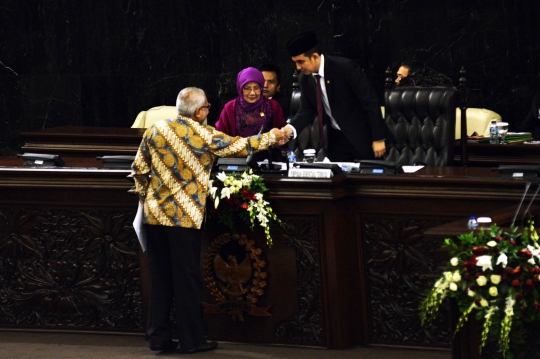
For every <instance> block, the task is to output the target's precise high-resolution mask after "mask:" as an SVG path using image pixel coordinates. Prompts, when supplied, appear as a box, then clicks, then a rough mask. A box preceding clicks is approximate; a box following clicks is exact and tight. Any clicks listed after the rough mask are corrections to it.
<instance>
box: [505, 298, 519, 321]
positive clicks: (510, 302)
mask: <svg viewBox="0 0 540 359" xmlns="http://www.w3.org/2000/svg"><path fill="white" fill-rule="evenodd" d="M515 303H516V301H515V300H514V298H512V297H506V307H505V308H504V312H505V313H506V315H507V316H509V317H511V316H512V315H514V304H515Z"/></svg>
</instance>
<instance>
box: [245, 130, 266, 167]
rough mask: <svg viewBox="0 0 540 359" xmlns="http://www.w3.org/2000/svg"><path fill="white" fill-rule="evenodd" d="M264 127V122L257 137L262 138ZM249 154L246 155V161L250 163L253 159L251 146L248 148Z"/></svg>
mask: <svg viewBox="0 0 540 359" xmlns="http://www.w3.org/2000/svg"><path fill="white" fill-rule="evenodd" d="M263 128H264V123H263V125H262V126H261V128H260V130H259V133H258V134H257V137H258V138H259V139H260V138H261V133H262V130H263ZM248 152H249V154H248V156H247V157H246V163H247V164H248V165H249V164H250V163H251V161H252V160H253V149H252V148H251V146H250V147H249V149H248Z"/></svg>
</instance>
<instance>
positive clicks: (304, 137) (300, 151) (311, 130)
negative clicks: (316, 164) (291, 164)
mask: <svg viewBox="0 0 540 359" xmlns="http://www.w3.org/2000/svg"><path fill="white" fill-rule="evenodd" d="M300 97H301V95H300V90H299V89H293V91H292V93H291V117H294V115H295V114H296V112H298V110H299V109H300ZM318 121H319V119H318V118H317V117H315V118H314V119H313V122H311V123H310V124H308V125H307V126H306V128H304V129H303V130H302V132H300V133H299V134H298V136H297V137H296V138H295V139H292V140H290V141H289V142H288V144H287V145H288V147H289V149H294V153H295V155H296V160H297V161H303V160H304V150H305V149H307V148H312V149H314V150H315V153H316V160H317V161H322V160H323V159H324V158H325V157H326V154H327V153H328V152H327V150H326V143H327V141H326V136H327V135H326V125H324V138H325V140H324V143H325V145H324V146H323V147H321V146H320V144H319V122H318Z"/></svg>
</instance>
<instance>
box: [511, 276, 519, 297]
mask: <svg viewBox="0 0 540 359" xmlns="http://www.w3.org/2000/svg"><path fill="white" fill-rule="evenodd" d="M512 287H514V288H517V287H519V280H517V279H514V280H513V281H512ZM518 294H519V293H518Z"/></svg>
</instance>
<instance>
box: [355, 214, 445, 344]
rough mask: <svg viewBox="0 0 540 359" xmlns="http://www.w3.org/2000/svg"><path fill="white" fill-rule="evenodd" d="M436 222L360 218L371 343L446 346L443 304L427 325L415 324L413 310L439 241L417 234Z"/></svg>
mask: <svg viewBox="0 0 540 359" xmlns="http://www.w3.org/2000/svg"><path fill="white" fill-rule="evenodd" d="M442 223H443V222H440V221H422V220H411V219H391V218H372V217H365V218H364V219H363V232H364V233H363V238H364V249H365V255H364V258H365V259H364V260H365V263H366V264H365V266H366V276H367V280H368V285H369V288H367V293H368V302H369V306H370V309H369V310H370V316H371V324H372V332H371V337H372V342H373V343H378V344H390V345H411V346H423V347H430V346H431V347H449V346H450V334H449V322H448V318H449V316H448V308H446V309H445V310H444V311H443V312H441V314H440V315H439V317H438V320H437V321H436V322H435V323H434V325H433V327H431V328H424V327H422V326H421V325H420V319H419V316H418V313H419V312H418V308H419V305H420V301H421V299H422V298H423V296H424V295H425V293H426V291H427V290H428V289H429V287H430V286H431V285H432V284H433V282H434V281H433V276H432V274H433V273H434V272H435V271H436V270H437V267H438V265H439V263H438V261H437V259H436V255H435V254H436V251H438V250H439V248H440V243H434V242H433V241H428V240H426V239H425V237H424V236H423V232H424V231H425V230H426V229H428V228H431V227H435V226H437V225H441V224H442Z"/></svg>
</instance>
